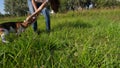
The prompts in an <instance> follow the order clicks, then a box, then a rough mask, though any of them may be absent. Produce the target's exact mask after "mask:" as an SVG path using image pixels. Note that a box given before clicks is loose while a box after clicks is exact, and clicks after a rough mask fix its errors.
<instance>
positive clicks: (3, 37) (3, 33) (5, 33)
mask: <svg viewBox="0 0 120 68" xmlns="http://www.w3.org/2000/svg"><path fill="white" fill-rule="evenodd" d="M7 34H8V31H7V30H4V31H2V32H0V35H1V39H2V42H3V43H9V42H8V41H6V40H5V35H7Z"/></svg>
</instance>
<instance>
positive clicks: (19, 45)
mask: <svg viewBox="0 0 120 68" xmlns="http://www.w3.org/2000/svg"><path fill="white" fill-rule="evenodd" d="M24 19H25V17H10V18H0V23H2V22H6V21H22V20H24ZM38 22H39V23H38V29H39V30H40V35H37V34H36V33H34V32H33V29H32V27H29V28H27V29H26V31H25V32H24V33H22V34H21V36H20V37H17V36H15V34H13V33H11V34H10V35H9V36H7V37H6V39H7V40H9V41H10V43H9V44H5V43H2V42H0V68H120V9H107V10H106V9H98V10H83V11H80V12H76V11H75V12H72V11H71V12H68V13H64V14H55V15H51V28H52V29H51V32H50V33H47V32H46V30H45V28H46V26H45V23H44V17H43V16H40V17H39V19H38ZM0 41H1V40H0Z"/></svg>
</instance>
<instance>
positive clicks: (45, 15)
mask: <svg viewBox="0 0 120 68" xmlns="http://www.w3.org/2000/svg"><path fill="white" fill-rule="evenodd" d="M41 12H42V14H43V15H44V17H45V22H46V30H47V31H48V32H50V29H51V27H50V14H49V10H48V9H47V8H43V10H42V11H41Z"/></svg>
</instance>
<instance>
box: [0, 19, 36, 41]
mask: <svg viewBox="0 0 120 68" xmlns="http://www.w3.org/2000/svg"><path fill="white" fill-rule="evenodd" d="M36 18H37V17H32V18H31V19H29V20H27V21H26V20H25V21H22V22H4V23H2V24H0V36H1V40H2V42H3V43H9V41H6V39H5V36H6V35H8V34H9V33H10V32H13V33H16V34H17V35H20V34H21V33H22V32H24V31H25V29H26V28H27V27H28V26H30V25H31V24H32V23H34V22H35V21H36Z"/></svg>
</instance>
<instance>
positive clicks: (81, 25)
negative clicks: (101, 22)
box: [53, 21, 92, 30]
mask: <svg viewBox="0 0 120 68" xmlns="http://www.w3.org/2000/svg"><path fill="white" fill-rule="evenodd" d="M91 27H92V24H90V23H88V22H83V21H75V22H74V21H71V22H63V23H60V24H57V25H56V26H54V27H53V30H56V29H60V30H61V29H65V28H79V29H84V28H91Z"/></svg>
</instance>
